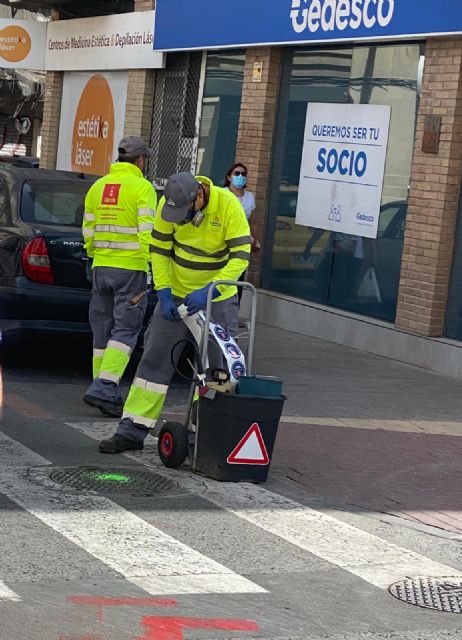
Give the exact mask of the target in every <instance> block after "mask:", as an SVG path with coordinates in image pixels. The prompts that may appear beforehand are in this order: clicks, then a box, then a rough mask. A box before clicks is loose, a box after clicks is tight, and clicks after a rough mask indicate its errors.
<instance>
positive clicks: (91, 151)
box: [57, 71, 128, 175]
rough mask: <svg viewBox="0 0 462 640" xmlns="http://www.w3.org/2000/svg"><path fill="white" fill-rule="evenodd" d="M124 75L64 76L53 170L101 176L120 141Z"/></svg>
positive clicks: (84, 73) (125, 93) (111, 73)
mask: <svg viewBox="0 0 462 640" xmlns="http://www.w3.org/2000/svg"><path fill="white" fill-rule="evenodd" d="M127 87H128V72H127V71H111V72H106V73H92V72H78V71H70V72H67V73H65V74H64V84H63V98H62V105H61V120H60V125H59V143H58V158H57V169H63V170H66V171H81V172H84V173H91V174H94V175H104V174H105V173H107V171H108V169H109V165H110V164H111V163H112V162H114V160H116V159H117V146H118V144H119V142H120V140H121V139H122V138H123V133H124V123H125V106H126V100H127Z"/></svg>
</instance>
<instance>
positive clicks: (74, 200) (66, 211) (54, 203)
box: [21, 180, 91, 227]
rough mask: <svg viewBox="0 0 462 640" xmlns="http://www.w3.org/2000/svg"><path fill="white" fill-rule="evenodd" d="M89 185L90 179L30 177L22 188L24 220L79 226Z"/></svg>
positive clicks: (22, 216)
mask: <svg viewBox="0 0 462 640" xmlns="http://www.w3.org/2000/svg"><path fill="white" fill-rule="evenodd" d="M90 186H91V182H89V181H86V180H82V181H80V180H69V181H66V180H62V181H61V180H59V181H52V180H28V181H27V182H25V183H24V186H23V189H22V197H21V219H22V220H24V221H25V222H36V223H42V224H47V225H59V226H72V227H80V226H81V225H82V220H83V214H84V208H85V196H86V194H87V191H88V189H89V188H90Z"/></svg>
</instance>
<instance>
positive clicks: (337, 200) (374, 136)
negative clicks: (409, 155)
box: [296, 103, 391, 238]
mask: <svg viewBox="0 0 462 640" xmlns="http://www.w3.org/2000/svg"><path fill="white" fill-rule="evenodd" d="M390 115H391V107H390V106H382V105H358V104H320V103H310V104H309V105H308V110H307V116H306V129H305V138H304V144H303V157H302V165H301V172H300V186H299V192H298V203H297V217H296V221H297V224H301V225H305V226H308V227H314V228H316V229H327V230H329V231H337V232H339V233H347V234H351V235H356V236H362V237H364V238H376V237H377V229H378V223H379V216H380V205H381V200H382V190H383V178H384V171H385V161H386V156H387V145H388V133H389V127H390Z"/></svg>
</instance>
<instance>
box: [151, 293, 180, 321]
mask: <svg viewBox="0 0 462 640" xmlns="http://www.w3.org/2000/svg"><path fill="white" fill-rule="evenodd" d="M157 298H158V300H159V304H160V311H161V313H162V316H163V317H164V318H165V320H169V321H170V322H178V321H179V320H181V318H180V314H179V313H178V309H177V306H176V304H175V301H174V299H173V296H172V290H171V289H160V291H158V292H157Z"/></svg>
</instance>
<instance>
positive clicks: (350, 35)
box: [154, 0, 462, 51]
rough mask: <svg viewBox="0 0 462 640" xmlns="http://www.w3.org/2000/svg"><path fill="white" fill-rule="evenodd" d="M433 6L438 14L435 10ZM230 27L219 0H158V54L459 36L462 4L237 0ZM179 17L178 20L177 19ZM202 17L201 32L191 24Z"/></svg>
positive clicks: (444, 0)
mask: <svg viewBox="0 0 462 640" xmlns="http://www.w3.org/2000/svg"><path fill="white" fill-rule="evenodd" d="M436 6H437V10H436ZM233 11H234V12H235V13H239V12H242V16H243V19H242V20H239V21H236V22H235V24H234V23H233V27H232V29H230V26H229V15H227V13H226V11H223V10H222V3H220V2H217V0H194V1H191V0H175V1H174V2H173V1H172V0H157V2H156V17H155V20H156V38H155V43H154V49H155V50H158V51H169V50H170V51H171V50H177V51H180V50H187V49H205V48H214V47H233V46H234V47H235V46H252V45H254V46H257V45H260V44H283V43H286V44H290V43H303V42H307V43H309V42H313V43H314V42H324V41H337V42H341V41H348V40H382V39H399V38H403V37H405V38H413V37H415V38H418V37H424V36H426V35H445V34H454V33H462V10H461V0H439V1H438V3H437V5H436V4H435V2H434V0H251V2H248V0H235V1H234V2H233ZM179 15H181V20H180V21H179V20H178V16H179ZM198 15H200V16H201V20H200V25H201V26H200V29H192V28H191V25H192V24H195V23H196V21H197V16H198Z"/></svg>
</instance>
